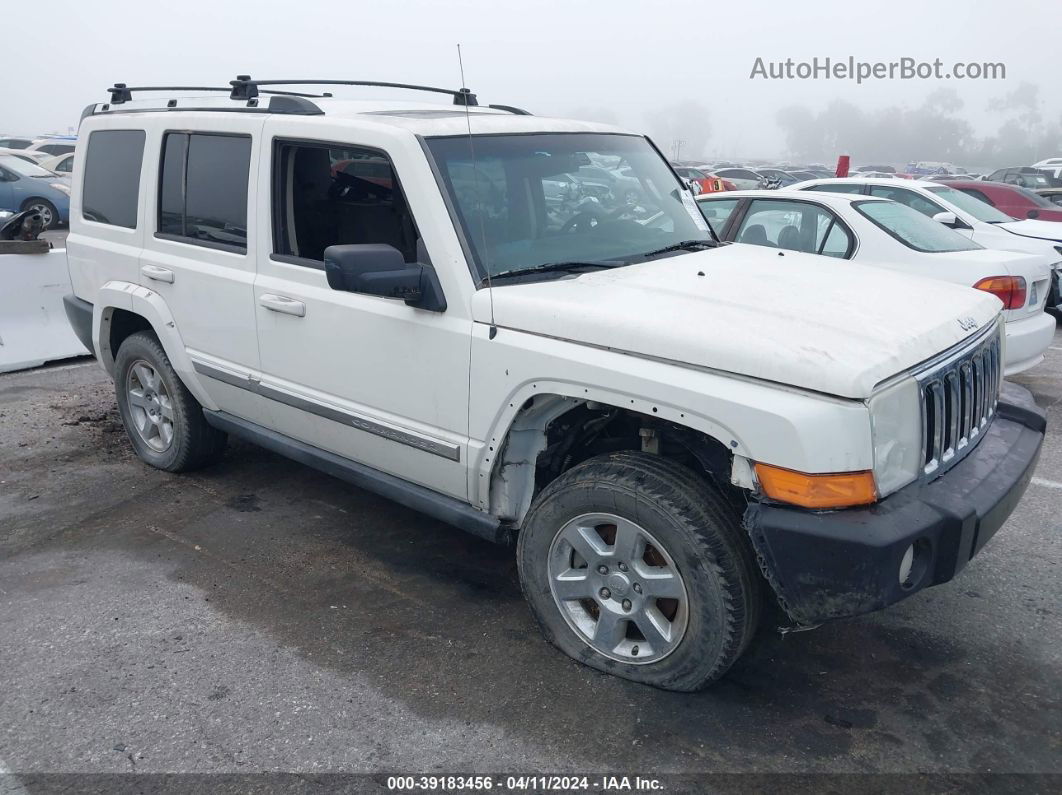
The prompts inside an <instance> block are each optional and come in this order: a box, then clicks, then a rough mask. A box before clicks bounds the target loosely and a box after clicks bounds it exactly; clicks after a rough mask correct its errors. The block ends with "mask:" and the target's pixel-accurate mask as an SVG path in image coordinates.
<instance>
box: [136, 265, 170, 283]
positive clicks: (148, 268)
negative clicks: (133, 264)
mask: <svg viewBox="0 0 1062 795" xmlns="http://www.w3.org/2000/svg"><path fill="white" fill-rule="evenodd" d="M140 272H141V273H142V274H143V275H144V277H145V278H148V279H151V280H152V281H156V282H166V283H167V284H173V271H171V270H170V269H169V268H160V267H159V266H158V265H142V266H141V267H140Z"/></svg>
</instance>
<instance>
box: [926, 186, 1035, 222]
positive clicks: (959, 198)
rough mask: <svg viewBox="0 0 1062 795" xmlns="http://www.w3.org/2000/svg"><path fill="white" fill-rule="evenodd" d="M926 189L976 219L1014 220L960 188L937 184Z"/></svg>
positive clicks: (987, 220)
mask: <svg viewBox="0 0 1062 795" xmlns="http://www.w3.org/2000/svg"><path fill="white" fill-rule="evenodd" d="M926 190H928V191H929V192H930V193H935V194H936V195H937V196H939V197H940V198H942V199H944V201H946V202H950V203H951V204H954V205H955V206H956V207H958V208H959V209H960V210H963V211H964V212H967V213H969V214H970V215H972V216H973V217H974V218H976V219H977V220H978V221H984V222H985V223H986V224H1002V223H1006V222H1007V221H1013V220H1014V219H1013V218H1011V217H1010V216H1009V215H1004V214H1003V213H1001V212H1000V211H999V210H997V209H996V208H995V207H993V206H992V205H991V204H985V203H984V202H983V201H981V200H980V199H975V198H974V197H973V196H971V195H970V194H968V193H963V192H962V191H961V190H955V188H949V187H948V186H947V185H938V186H936V187H933V188H926Z"/></svg>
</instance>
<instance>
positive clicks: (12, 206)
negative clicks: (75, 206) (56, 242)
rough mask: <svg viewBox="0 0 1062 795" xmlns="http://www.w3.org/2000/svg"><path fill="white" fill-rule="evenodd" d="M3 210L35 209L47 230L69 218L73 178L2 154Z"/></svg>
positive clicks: (0, 202) (0, 196)
mask: <svg viewBox="0 0 1062 795" xmlns="http://www.w3.org/2000/svg"><path fill="white" fill-rule="evenodd" d="M0 210H7V211H9V212H14V211H22V210H34V211H36V212H37V213H39V214H40V216H41V222H42V223H43V224H44V228H45V229H52V228H54V227H56V226H59V225H60V224H66V223H67V222H68V221H69V217H70V179H69V177H63V176H60V175H58V174H56V173H55V172H53V171H49V170H48V169H46V168H42V167H41V166H39V165H37V164H35V163H32V162H29V161H27V160H24V159H22V158H20V157H16V156H15V155H4V154H0Z"/></svg>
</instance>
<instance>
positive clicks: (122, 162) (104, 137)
mask: <svg viewBox="0 0 1062 795" xmlns="http://www.w3.org/2000/svg"><path fill="white" fill-rule="evenodd" d="M143 161H144V131H143V130H95V131H93V132H91V133H89V140H88V149H87V150H86V152H85V168H84V183H83V184H82V188H81V214H82V216H84V218H85V220H86V221H95V222H97V223H101V224H110V225H112V226H124V227H126V228H128V229H136V221H137V217H136V216H137V205H138V203H139V201H140V166H141V164H142V163H143ZM40 170H41V171H44V173H46V174H47V173H48V172H47V171H45V169H43V168H42V169H40Z"/></svg>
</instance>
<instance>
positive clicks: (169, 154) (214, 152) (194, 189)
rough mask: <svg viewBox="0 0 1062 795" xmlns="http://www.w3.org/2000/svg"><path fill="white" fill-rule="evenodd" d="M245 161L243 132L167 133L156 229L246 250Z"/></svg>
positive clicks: (196, 241) (247, 149)
mask: <svg viewBox="0 0 1062 795" xmlns="http://www.w3.org/2000/svg"><path fill="white" fill-rule="evenodd" d="M250 166H251V139H250V137H248V136H245V135H221V134H214V133H173V132H171V133H166V135H165V136H164V138H163V142H162V173H161V174H160V175H159V205H158V210H159V215H158V234H160V235H162V236H164V237H172V238H175V239H179V240H180V242H182V243H193V244H198V245H205V246H209V247H213V248H220V249H225V250H231V251H238V252H245V251H246V250H247V180H248V174H249V172H250Z"/></svg>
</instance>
